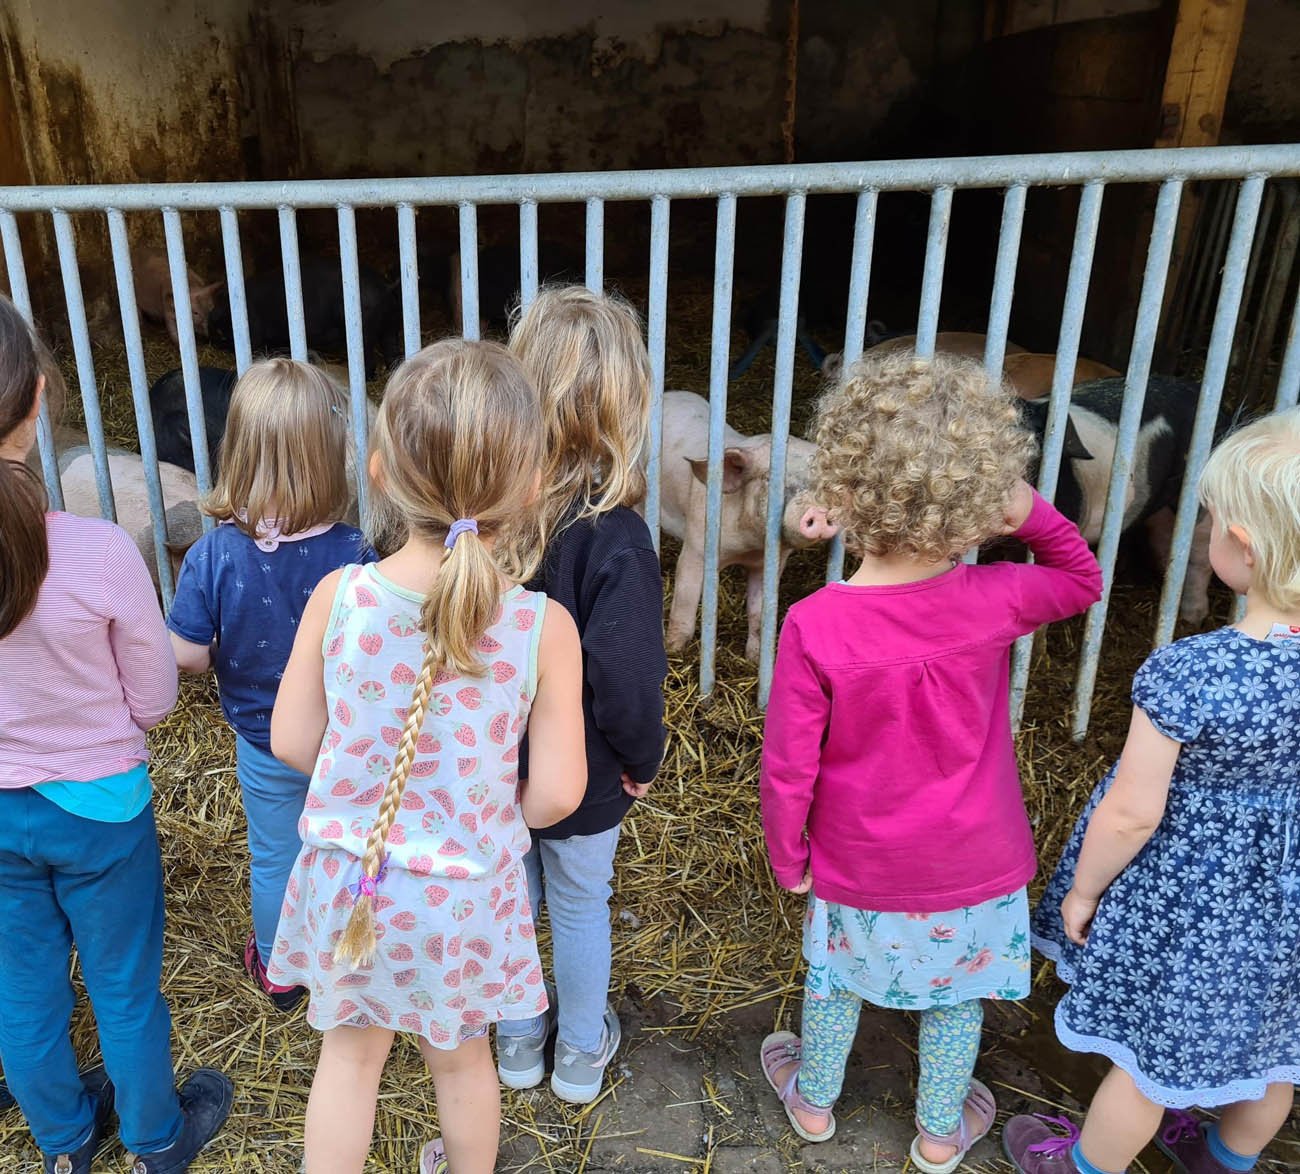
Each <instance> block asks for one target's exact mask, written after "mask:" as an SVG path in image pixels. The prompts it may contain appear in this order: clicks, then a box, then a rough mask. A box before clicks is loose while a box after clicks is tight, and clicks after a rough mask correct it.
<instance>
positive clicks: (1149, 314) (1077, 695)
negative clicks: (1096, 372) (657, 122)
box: [1072, 179, 1183, 739]
mask: <svg viewBox="0 0 1300 1174" xmlns="http://www.w3.org/2000/svg"><path fill="white" fill-rule="evenodd" d="M1182 193H1183V181H1182V180H1181V179H1170V180H1166V181H1165V182H1164V183H1163V184H1161V185H1160V194H1159V196H1157V197H1156V211H1155V218H1154V220H1153V222H1152V226H1151V241H1150V244H1149V246H1148V249H1147V264H1146V271H1145V273H1144V274H1143V277H1142V294H1141V297H1140V298H1139V300H1138V311H1137V323H1136V325H1135V327H1134V330H1133V346H1132V348H1131V349H1130V351H1129V362H1128V372H1127V374H1126V375H1125V377H1124V404H1123V407H1122V408H1121V409H1120V416H1119V427H1118V430H1117V436H1116V438H1115V456H1114V460H1113V462H1112V464H1111V469H1110V485H1109V486H1108V488H1107V492H1106V514H1105V518H1104V519H1103V521H1102V524H1101V541H1100V542H1099V543H1098V544H1097V561H1098V562H1099V563H1100V564H1101V573H1102V596H1101V599H1100V600H1098V601H1097V602H1096V603H1094V604H1093V605H1092V607H1090V608H1089V609H1088V615H1087V619H1086V620H1085V621H1084V630H1083V650H1082V652H1081V654H1080V658H1079V676H1078V680H1077V682H1076V684H1075V692H1074V705H1075V712H1074V721H1073V727H1072V729H1073V734H1074V737H1075V738H1076V739H1080V738H1082V737H1083V735H1084V734H1085V733H1086V732H1087V730H1088V719H1089V718H1090V716H1091V713H1092V692H1093V687H1094V686H1095V684H1096V681H1097V665H1098V660H1099V657H1100V655H1101V638H1102V635H1103V633H1104V631H1105V627H1106V609H1107V605H1108V604H1109V602H1110V589H1111V583H1112V580H1113V579H1114V575H1115V556H1116V554H1117V553H1118V551H1119V537H1120V532H1121V531H1122V530H1123V528H1124V504H1125V497H1126V496H1127V490H1128V484H1129V477H1130V476H1131V475H1132V472H1133V453H1134V450H1135V448H1136V446H1137V437H1138V430H1139V428H1140V427H1141V423H1142V405H1143V403H1144V402H1145V400H1146V391H1147V379H1148V378H1149V376H1150V374H1151V355H1152V352H1153V351H1154V349H1155V342H1156V328H1157V327H1158V326H1159V324H1160V307H1161V304H1162V302H1163V301H1164V290H1165V279H1166V277H1167V276H1168V273H1169V257H1170V253H1171V252H1172V251H1173V243H1174V228H1175V227H1176V225H1177V221H1178V203H1179V200H1180V198H1181V197H1182Z"/></svg>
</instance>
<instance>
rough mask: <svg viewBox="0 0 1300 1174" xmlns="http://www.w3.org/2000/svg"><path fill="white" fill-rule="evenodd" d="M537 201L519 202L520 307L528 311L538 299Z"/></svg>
mask: <svg viewBox="0 0 1300 1174" xmlns="http://www.w3.org/2000/svg"><path fill="white" fill-rule="evenodd" d="M537 269H538V266H537V201H536V200H520V201H519V306H520V309H521V310H527V309H528V307H529V306H531V305H532V304H533V299H534V298H535V297H537Z"/></svg>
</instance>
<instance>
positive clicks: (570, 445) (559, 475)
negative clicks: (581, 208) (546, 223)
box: [510, 285, 651, 541]
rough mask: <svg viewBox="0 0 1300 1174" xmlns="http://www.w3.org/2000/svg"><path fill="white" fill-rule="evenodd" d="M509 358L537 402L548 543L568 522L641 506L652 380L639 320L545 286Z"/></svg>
mask: <svg viewBox="0 0 1300 1174" xmlns="http://www.w3.org/2000/svg"><path fill="white" fill-rule="evenodd" d="M510 350H511V351H512V352H513V353H514V354H515V356H516V357H517V358H518V359H519V361H520V362H521V363H523V365H524V368H525V369H526V370H527V371H528V373H529V375H530V376H531V377H532V379H533V382H534V383H535V384H536V386H537V393H538V395H539V396H540V398H541V404H542V421H543V424H544V426H545V429H546V464H545V467H544V469H543V473H542V493H543V495H544V499H543V503H542V512H541V525H542V535H543V540H544V541H545V540H549V538H550V537H552V536H553V535H554V533H555V531H556V530H557V529H558V528H559V527H560V526H561V525H562V524H563V523H564V521H565V519H566V518H569V519H570V520H573V519H577V518H589V517H595V516H596V515H597V514H602V513H604V512H606V511H607V510H612V509H614V508H615V507H616V506H635V505H637V504H639V503H640V502H641V501H642V500H643V499H644V498H645V492H646V481H645V470H644V468H643V467H642V461H643V460H644V458H645V455H646V454H645V448H646V441H647V437H648V434H649V428H650V423H649V417H650V381H651V373H650V356H649V354H648V353H647V352H646V347H645V341H644V339H643V338H642V336H641V323H640V321H639V320H638V319H637V315H636V311H635V310H633V309H632V307H631V306H630V305H629V304H628V303H627V302H625V301H624V300H623V299H622V298H620V297H617V296H615V295H613V294H598V293H592V292H591V291H590V290H589V289H587V288H586V287H585V286H581V285H560V286H549V287H546V288H544V289H542V290H539V291H538V294H537V297H536V298H535V299H534V300H533V303H532V305H531V306H529V307H528V309H527V310H526V311H524V312H523V314H521V315H520V316H519V317H518V318H517V320H516V321H515V323H514V326H513V328H512V329H511V331H510ZM575 506H576V509H575Z"/></svg>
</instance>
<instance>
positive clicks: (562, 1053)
mask: <svg viewBox="0 0 1300 1174" xmlns="http://www.w3.org/2000/svg"><path fill="white" fill-rule="evenodd" d="M622 1042H623V1028H622V1025H621V1024H620V1023H619V1021H618V1016H617V1015H615V1014H614V1008H613V1007H606V1008H605V1034H604V1036H603V1037H602V1038H601V1041H600V1047H599V1048H598V1049H597V1050H596V1051H594V1052H580V1051H578V1049H577V1048H574V1047H570V1046H569V1045H568V1044H566V1043H565V1042H564V1041H563V1040H556V1041H555V1071H554V1072H552V1073H551V1091H552V1092H553V1093H555V1095H556V1096H557V1097H559V1098H560V1100H562V1101H568V1102H569V1103H570V1104H571V1105H588V1104H590V1103H591V1102H592V1101H594V1100H595V1099H596V1097H597V1096H599V1095H600V1085H601V1081H602V1080H603V1079H604V1076H605V1069H606V1067H607V1066H608V1065H609V1062H610V1060H612V1059H613V1058H614V1053H615V1052H616V1051H618V1045H619V1044H620V1043H622Z"/></svg>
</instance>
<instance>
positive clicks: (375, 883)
mask: <svg viewBox="0 0 1300 1174" xmlns="http://www.w3.org/2000/svg"><path fill="white" fill-rule="evenodd" d="M391 856H392V853H391V852H389V853H386V854H385V856H384V859H383V862H382V863H381V864H380V865H379V872H378V873H377V874H376V875H375V876H366V875H365V873H362V874H361V879H360V880H359V881H357V882H356V884H353V885H348V892H349V893H351V894H352V899H353V900H354V901H360V900H361V898H362V897H363V896H365V897H369V898H370V899H371V900H372V901H373V900H374V899H375V894H376V893H377V892H378V890H379V883H380V881H382V880H383V879H384V877H386V876H387V875H388V861H389V858H390V857H391Z"/></svg>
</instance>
